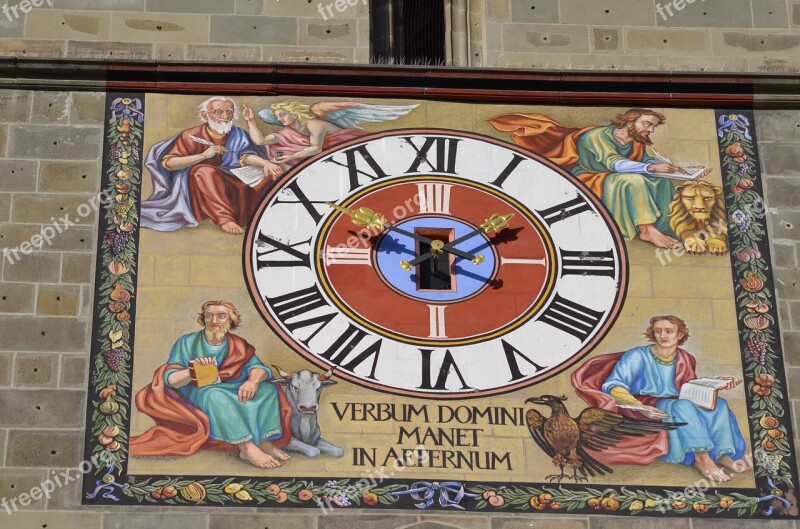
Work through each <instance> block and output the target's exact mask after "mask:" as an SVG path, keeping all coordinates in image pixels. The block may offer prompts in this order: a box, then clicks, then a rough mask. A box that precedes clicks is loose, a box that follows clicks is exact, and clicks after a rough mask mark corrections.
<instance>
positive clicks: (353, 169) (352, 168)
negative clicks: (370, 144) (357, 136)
mask: <svg viewBox="0 0 800 529" xmlns="http://www.w3.org/2000/svg"><path fill="white" fill-rule="evenodd" d="M342 152H343V153H344V155H345V159H346V162H345V163H342V162H339V161H337V160H334V158H333V156H331V157H329V158H326V159H325V161H326V162H333V163H335V164H336V165H340V166H342V167H347V170H348V171H349V174H350V191H351V192H352V191H355V190H356V189H358V188H359V187H361V183H360V182H359V180H358V179H359V175H364V176H366V177H367V178H369V179H370V180H373V181H374V180H378V179H380V178H386V177H387V176H389V175H387V174H386V173H385V172H384V171H383V169H381V166H380V165H378V162H376V161H375V158H373V157H372V155H371V154H370V153H369V151H368V150H367V146H366V145H359V146H358V147H353V148H352V149H347V150H346V151H342ZM356 155H359V156H360V157H361V159H362V160H364V161H365V162H367V165H368V166H369V167H370V168H371V169H372V172H371V173H369V172H367V171H365V170H363V169H359V168H358V165H359V164H358V158H356Z"/></svg>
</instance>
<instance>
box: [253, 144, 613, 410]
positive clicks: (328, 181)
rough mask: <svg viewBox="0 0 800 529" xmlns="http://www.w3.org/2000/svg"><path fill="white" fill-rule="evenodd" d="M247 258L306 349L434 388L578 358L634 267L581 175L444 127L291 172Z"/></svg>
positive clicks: (396, 381) (360, 371) (528, 376)
mask: <svg viewBox="0 0 800 529" xmlns="http://www.w3.org/2000/svg"><path fill="white" fill-rule="evenodd" d="M244 268H245V273H246V277H247V282H248V288H249V290H250V294H251V296H252V298H253V301H254V303H255V304H256V306H257V307H258V309H259V311H260V312H261V314H262V316H263V317H264V319H265V321H266V322H267V323H268V324H269V326H270V327H271V328H272V329H273V330H274V331H275V332H276V333H277V334H278V335H279V336H280V337H281V338H282V339H283V340H284V341H285V342H286V343H287V344H289V345H290V346H291V347H292V348H293V349H295V350H296V351H297V352H298V353H299V354H301V355H302V356H304V357H306V358H307V359H308V360H310V361H311V362H313V363H315V364H317V365H319V366H320V367H321V368H325V369H327V368H328V367H334V368H335V369H336V371H337V374H338V376H339V377H341V378H345V379H348V380H350V381H352V382H355V383H357V384H360V385H363V386H367V387H370V388H373V389H377V390H381V391H385V392H389V393H396V394H402V395H414V396H419V397H428V398H439V399H443V398H471V397H477V396H485V395H490V394H498V393H505V392H508V391H512V390H516V389H519V388H522V387H525V386H527V385H530V384H533V383H535V382H538V381H541V380H543V379H545V378H549V377H551V376H554V375H555V374H557V373H558V372H560V371H562V370H563V369H565V368H566V367H568V366H570V365H572V364H573V363H574V362H576V361H577V360H578V359H580V358H581V357H582V356H584V355H585V354H586V353H588V352H589V351H590V350H591V349H592V347H594V346H595V345H596V344H597V343H598V341H599V340H600V339H601V338H602V337H603V335H604V334H605V332H606V331H607V329H608V328H609V327H610V326H611V325H612V323H613V321H614V319H615V318H616V316H617V314H618V312H619V310H620V308H621V305H622V301H623V299H624V294H625V290H626V286H627V276H628V273H627V256H626V254H625V249H624V245H623V244H622V240H621V236H620V235H619V233H618V231H617V229H616V227H615V226H614V223H613V221H612V220H611V218H610V215H609V213H608V212H607V211H606V210H605V208H604V207H603V206H602V204H601V203H600V201H599V200H598V199H597V197H595V196H594V195H592V194H591V192H589V191H588V190H587V189H586V188H584V187H583V185H582V184H580V183H578V182H577V181H576V179H575V178H574V177H573V176H571V175H569V174H567V173H565V172H563V171H562V170H560V169H559V168H557V167H556V166H554V165H553V164H551V163H550V162H548V161H545V160H543V159H540V158H538V157H537V156H535V155H533V154H531V153H530V152H528V151H525V150H523V149H520V148H517V147H515V146H512V145H509V144H506V143H503V142H501V141H498V140H495V139H492V138H488V137H484V136H480V135H476V134H472V133H466V132H461V131H451V130H441V129H422V130H417V129H414V130H394V131H390V132H385V133H380V134H374V135H370V136H366V137H363V138H360V139H358V140H355V141H351V142H348V143H346V144H342V145H339V146H338V147H336V148H335V149H333V150H332V151H327V152H325V153H323V154H322V155H319V156H317V157H315V158H313V159H311V160H308V161H307V162H305V163H303V164H302V165H300V166H298V167H296V168H295V169H294V170H293V171H292V172H291V173H290V174H289V175H287V176H286V177H285V179H284V180H283V181H282V182H281V183H280V185H278V186H276V188H275V189H273V191H272V192H271V193H270V194H269V196H267V198H265V199H264V201H263V203H262V204H261V205H260V207H259V209H258V210H257V212H256V214H255V216H254V218H253V220H252V222H251V223H250V227H249V230H248V233H247V236H246V243H245V248H244Z"/></svg>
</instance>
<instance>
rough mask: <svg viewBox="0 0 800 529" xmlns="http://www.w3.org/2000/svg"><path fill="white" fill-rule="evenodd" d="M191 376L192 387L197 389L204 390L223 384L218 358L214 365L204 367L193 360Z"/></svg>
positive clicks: (190, 368)
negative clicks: (204, 388)
mask: <svg viewBox="0 0 800 529" xmlns="http://www.w3.org/2000/svg"><path fill="white" fill-rule="evenodd" d="M189 374H190V375H191V376H192V385H193V386H194V387H196V388H203V387H206V386H211V385H214V384H219V383H220V382H221V380H220V378H219V369H217V363H216V358H215V359H214V363H213V364H209V365H203V364H201V363H200V362H195V361H194V360H192V361H191V362H189Z"/></svg>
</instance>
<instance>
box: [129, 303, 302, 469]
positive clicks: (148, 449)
mask: <svg viewBox="0 0 800 529" xmlns="http://www.w3.org/2000/svg"><path fill="white" fill-rule="evenodd" d="M198 323H200V324H201V325H202V326H203V330H201V331H198V332H194V333H191V334H187V335H184V336H182V337H180V338H179V339H178V341H177V342H176V343H175V345H174V346H173V347H172V352H171V354H170V356H169V360H168V361H167V363H166V364H164V365H163V366H161V367H160V368H159V369H158V370H157V371H156V373H155V376H154V377H153V382H152V384H150V385H149V386H147V387H145V388H144V389H142V390H141V391H140V392H139V393H138V394H137V395H136V405H137V407H138V408H139V411H141V412H143V413H145V414H147V415H150V416H151V417H152V418H153V419H154V420H155V421H156V426H155V427H153V428H151V429H150V430H148V431H147V432H145V433H144V434H142V435H140V436H137V437H134V438H132V439H131V453H132V454H133V455H140V456H142V455H147V456H153V455H158V456H167V455H190V454H193V453H195V452H196V451H197V450H198V449H199V448H201V447H207V448H216V449H223V450H225V449H231V448H235V449H238V451H239V456H240V457H241V458H242V459H245V460H247V461H249V462H250V463H252V464H253V465H256V466H258V467H262V468H275V467H279V466H281V462H282V461H286V460H288V459H289V456H288V455H287V454H286V453H284V452H283V451H282V450H280V449H279V448H278V447H277V446H276V445H277V444H280V445H281V446H283V445H285V444H286V442H288V439H289V435H290V434H289V428H288V423H287V421H288V417H289V416H290V415H291V408H290V407H289V404H288V401H286V399H285V397H284V396H283V394H282V393H281V391H280V389H279V388H278V387H277V386H276V385H274V384H272V383H270V382H268V379H270V378H271V377H272V371H271V370H270V368H268V367H267V366H265V365H264V364H263V363H262V362H261V360H259V359H258V357H257V356H256V355H255V349H254V348H253V346H252V345H250V344H249V343H247V342H246V341H245V340H244V339H243V338H240V337H239V336H237V335H235V334H232V333H230V332H229V331H230V330H233V329H235V328H236V327H237V326H238V325H239V324H240V323H241V317H240V315H239V311H238V310H236V307H235V306H234V305H233V304H232V303H230V302H228V301H207V302H205V303H204V304H203V306H202V308H201V311H200V316H199V317H198ZM210 366H218V373H214V375H213V376H212V377H211V378H210V379H207V381H205V382H201V383H198V381H199V379H200V378H201V376H200V375H198V373H200V372H201V370H202V367H206V368H208V367H210ZM206 370H207V369H206ZM211 370H212V371H216V370H215V369H213V368H211ZM202 378H206V377H202ZM203 384H207V385H203ZM199 386H201V387H199Z"/></svg>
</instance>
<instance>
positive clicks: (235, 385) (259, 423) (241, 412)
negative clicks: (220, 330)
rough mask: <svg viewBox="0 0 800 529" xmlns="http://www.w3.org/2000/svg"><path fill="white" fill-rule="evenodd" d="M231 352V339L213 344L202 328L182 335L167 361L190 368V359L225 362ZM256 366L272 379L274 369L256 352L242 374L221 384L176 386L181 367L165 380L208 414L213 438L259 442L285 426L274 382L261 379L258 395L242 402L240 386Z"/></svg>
mask: <svg viewBox="0 0 800 529" xmlns="http://www.w3.org/2000/svg"><path fill="white" fill-rule="evenodd" d="M227 355H228V340H224V341H223V342H222V344H220V345H211V344H209V343H208V341H206V338H205V335H204V331H199V332H195V333H192V334H187V335H185V336H181V337H180V338H178V341H177V342H175V345H174V346H173V347H172V352H171V353H170V355H169V361H168V362H167V363H169V364H180V365H182V366H184V367H186V368H188V367H189V362H190V361H191V360H194V359H195V358H203V357H211V358H216V359H217V365H218V366H221V365H222V363H223V361H224V360H225V357H226V356H227ZM256 368H257V369H263V370H264V371H266V372H267V378H268V379H269V378H272V370H271V369H270V368H268V367H267V366H265V365H264V364H263V363H262V362H261V360H259V359H258V357H257V356H256V355H253V356H252V358H250V360H248V361H247V363H246V364H245V365H244V367H243V368H242V371H241V373H240V374H239V377H238V378H235V379H231V380H226V381H223V382H221V383H219V384H214V385H211V386H205V387H202V388H196V387H194V386H193V385H192V384H188V385H186V386H183V387H182V388H178V389H176V388H174V387H173V386H172V385H171V384H170V383H169V376H170V375H171V374H172V373H175V372H176V371H178V370H177V369H171V370H168V371H167V372H166V373H164V382H165V383H166V385H167V386H168V387H170V388H172V389H174V390H175V391H177V392H178V393H180V394H181V396H182V397H183V398H185V399H186V400H187V401H189V402H191V403H192V404H193V405H194V406H196V407H198V408H200V409H201V410H202V411H203V413H205V414H206V416H208V422H209V424H210V426H211V438H212V439H216V440H218V441H223V442H225V443H228V444H239V443H244V442H246V441H253V442H254V443H256V444H258V443H259V442H261V441H262V440H265V439H276V438H278V437H280V436H281V433H282V430H281V419H280V407H279V401H278V390H277V388H276V387H275V386H274V385H273V384H271V383H270V382H266V381H264V382H261V383H260V384H259V385H258V390H257V391H256V394H255V396H254V397H253V398H252V399H250V400H249V401H247V402H246V403H245V404H242V403H241V402H239V386H241V385H242V382H244V381H245V380H247V378H248V376H249V374H250V371H251V370H252V369H256Z"/></svg>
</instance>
